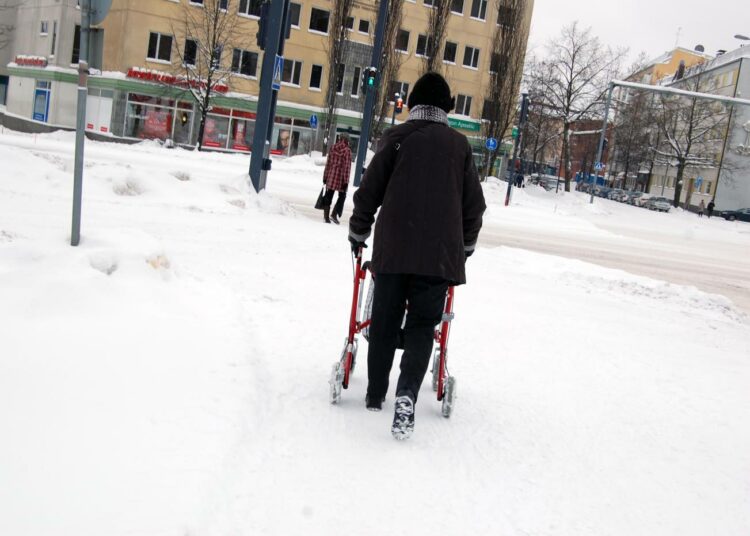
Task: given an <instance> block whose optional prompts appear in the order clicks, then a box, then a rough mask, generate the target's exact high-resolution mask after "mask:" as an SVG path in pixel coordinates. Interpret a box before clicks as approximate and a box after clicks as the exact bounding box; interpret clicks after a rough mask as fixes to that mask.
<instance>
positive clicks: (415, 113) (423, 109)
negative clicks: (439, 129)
mask: <svg viewBox="0 0 750 536" xmlns="http://www.w3.org/2000/svg"><path fill="white" fill-rule="evenodd" d="M418 120H422V121H432V122H434V123H443V124H445V125H447V124H448V114H447V113H446V112H445V110H443V109H442V108H438V107H437V106H430V105H427V104H418V105H417V106H415V107H414V108H412V109H410V110H409V118H408V119H407V121H418Z"/></svg>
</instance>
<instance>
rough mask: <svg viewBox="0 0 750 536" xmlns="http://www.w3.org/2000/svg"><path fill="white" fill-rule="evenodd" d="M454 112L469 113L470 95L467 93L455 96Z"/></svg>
mask: <svg viewBox="0 0 750 536" xmlns="http://www.w3.org/2000/svg"><path fill="white" fill-rule="evenodd" d="M456 113H457V114H459V115H471V97H469V96H467V95H457V96H456Z"/></svg>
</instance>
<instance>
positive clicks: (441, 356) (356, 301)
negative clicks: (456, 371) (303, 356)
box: [328, 248, 456, 418]
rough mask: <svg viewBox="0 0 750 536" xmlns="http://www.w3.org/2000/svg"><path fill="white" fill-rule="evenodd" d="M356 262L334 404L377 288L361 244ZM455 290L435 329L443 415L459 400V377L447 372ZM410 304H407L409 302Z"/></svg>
mask: <svg viewBox="0 0 750 536" xmlns="http://www.w3.org/2000/svg"><path fill="white" fill-rule="evenodd" d="M355 260H356V264H355V267H354V292H353V293H352V311H351V316H350V317H349V335H348V336H347V338H346V340H345V341H344V349H343V350H342V351H341V357H340V359H339V360H338V361H337V362H336V363H334V365H333V370H332V371H331V378H330V380H329V382H328V383H329V384H330V401H331V404H338V403H339V402H340V401H341V390H342V389H348V388H349V379H350V378H351V375H352V373H353V372H354V366H355V364H356V362H357V349H358V346H359V345H358V342H357V335H358V334H360V333H361V334H362V335H363V336H364V337H365V339H367V338H368V336H369V327H370V322H371V320H370V318H369V312H370V309H371V305H372V295H373V292H374V286H373V285H374V283H375V278H373V277H372V272H371V271H370V262H369V261H367V262H365V263H363V262H362V248H359V250H358V251H357V254H356V256H355ZM367 272H370V275H371V277H370V288H369V290H368V300H367V302H368V303H367V305H368V306H367V307H365V313H366V314H365V315H364V316H366V317H367V318H363V315H362V297H363V295H364V288H365V279H366V278H367ZM453 293H454V287H452V286H451V287H448V293H447V295H446V297H445V307H444V309H443V318H442V320H441V321H440V324H438V327H437V329H435V342H436V343H437V347H436V348H435V351H434V355H433V358H432V390H433V391H435V392H436V393H437V399H438V402H442V408H441V412H442V414H443V417H446V418H447V417H450V416H451V412H452V411H453V405H454V402H455V400H456V379H455V378H454V377H453V376H451V375H450V374H449V373H448V335H449V334H450V325H451V321H452V320H453V318H454V314H453ZM407 307H408V304H407Z"/></svg>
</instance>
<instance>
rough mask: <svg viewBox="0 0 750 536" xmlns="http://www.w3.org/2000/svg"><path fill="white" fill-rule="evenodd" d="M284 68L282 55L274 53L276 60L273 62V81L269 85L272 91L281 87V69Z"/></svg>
mask: <svg viewBox="0 0 750 536" xmlns="http://www.w3.org/2000/svg"><path fill="white" fill-rule="evenodd" d="M283 70H284V56H279V55H278V54H277V55H276V61H275V62H274V64H273V82H272V83H271V87H272V88H273V90H274V91H279V90H280V89H281V71H283Z"/></svg>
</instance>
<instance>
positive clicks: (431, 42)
mask: <svg viewBox="0 0 750 536" xmlns="http://www.w3.org/2000/svg"><path fill="white" fill-rule="evenodd" d="M429 1H431V2H432V9H431V10H430V19H429V22H428V25H427V43H426V46H425V57H424V61H423V62H422V74H424V73H426V72H429V71H433V72H436V73H439V72H440V71H441V70H442V67H443V62H442V59H441V58H440V52H441V51H442V50H443V44H444V42H445V31H446V29H447V27H448V19H449V18H450V15H451V3H452V0H429ZM425 5H428V4H427V2H425Z"/></svg>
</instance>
